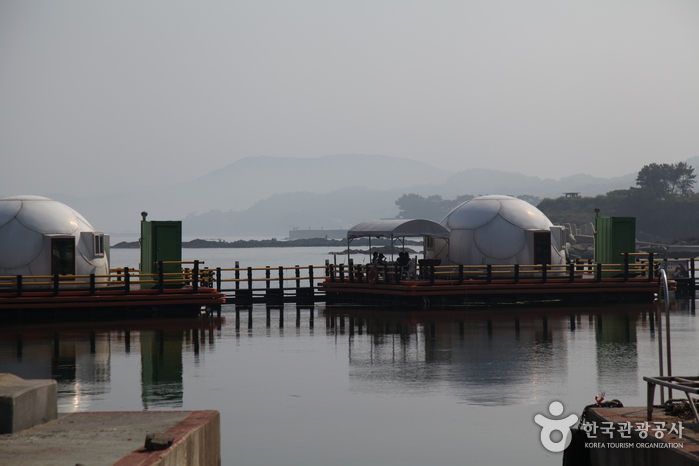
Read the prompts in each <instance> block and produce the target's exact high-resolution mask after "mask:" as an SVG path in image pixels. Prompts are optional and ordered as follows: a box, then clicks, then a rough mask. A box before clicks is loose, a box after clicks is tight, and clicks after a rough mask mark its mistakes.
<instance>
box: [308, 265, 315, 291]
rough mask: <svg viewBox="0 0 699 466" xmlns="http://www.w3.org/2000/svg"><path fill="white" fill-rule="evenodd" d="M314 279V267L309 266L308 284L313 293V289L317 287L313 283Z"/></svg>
mask: <svg viewBox="0 0 699 466" xmlns="http://www.w3.org/2000/svg"><path fill="white" fill-rule="evenodd" d="M313 281H314V278H313V266H312V265H309V266H308V282H309V283H310V285H311V293H313V289H314V287H315V283H313Z"/></svg>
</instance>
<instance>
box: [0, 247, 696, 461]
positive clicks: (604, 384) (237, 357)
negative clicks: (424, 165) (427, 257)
mask: <svg viewBox="0 0 699 466" xmlns="http://www.w3.org/2000/svg"><path fill="white" fill-rule="evenodd" d="M327 252H328V251H327V249H325V248H311V249H309V250H306V249H301V248H299V249H279V250H260V249H256V250H205V251H201V250H185V257H184V259H185V260H189V259H194V258H197V259H204V260H206V262H207V265H209V266H214V267H215V266H222V267H230V266H232V265H233V262H234V261H235V260H240V261H241V265H244V266H247V265H251V266H257V265H272V266H274V265H296V264H300V265H308V264H313V265H320V264H322V263H323V262H324V260H325V259H326V258H327V257H326V256H327ZM112 263H113V265H114V266H124V265H130V266H137V263H138V252H137V251H136V252H134V251H125V250H114V251H112ZM692 304H693V303H691V302H689V301H678V302H676V303H674V304H673V308H672V310H671V327H672V358H673V373H674V374H677V375H696V374H697V368H696V365H695V360H696V358H695V352H696V348H697V340H698V337H697V335H698V333H697V331H696V330H697V328H696V327H697V319H696V316H695V314H694V310H693V306H692ZM654 309H655V308H654V306H613V307H587V308H577V309H570V308H566V309H517V310H495V309H489V310H474V309H469V310H448V311H441V312H437V311H430V312H422V311H420V312H408V311H406V312H400V311H391V312H385V311H381V310H372V309H367V308H352V309H334V308H330V309H326V308H325V307H324V306H323V305H319V306H316V307H315V308H314V309H308V308H305V309H301V310H300V311H299V312H298V313H297V309H296V308H295V306H293V305H291V306H287V307H285V308H284V309H283V310H279V309H271V310H270V311H269V313H268V312H267V309H266V308H265V307H264V306H259V307H255V308H254V309H253V311H252V313H251V314H249V313H248V311H247V310H245V311H242V312H240V313H239V314H238V315H236V312H235V308H234V307H224V309H223V322H217V321H208V320H196V319H191V320H163V321H132V322H122V323H111V324H110V323H85V324H70V325H60V324H53V325H40V326H37V325H35V326H5V327H3V328H2V329H1V330H0V372H12V373H15V374H17V375H19V376H21V377H25V378H55V379H57V380H58V382H59V410H60V411H62V412H70V411H90V410H94V411H104V410H106V411H110V410H169V409H186V410H196V409H217V410H219V411H220V412H221V422H222V460H223V461H222V464H224V465H228V464H240V465H329V464H332V465H359V464H362V465H366V464H376V465H403V466H409V465H424V464H429V463H432V464H443V465H464V464H524V465H529V464H531V465H559V464H561V459H562V457H561V455H560V454H553V453H549V452H547V451H546V450H545V449H544V448H543V447H542V446H541V444H540V443H539V433H540V428H539V427H538V426H537V425H536V424H535V423H534V421H533V418H534V416H535V415H536V414H538V413H541V414H544V415H547V416H548V415H549V414H548V411H547V408H548V405H549V404H550V403H551V402H552V401H554V400H558V401H561V402H562V403H563V404H564V406H565V412H564V415H568V414H570V413H574V414H578V415H579V414H580V413H581V411H582V409H583V407H584V406H585V405H587V404H591V403H593V402H594V396H595V395H598V394H599V393H600V392H606V397H607V399H612V398H618V399H620V400H621V401H622V402H623V403H624V404H625V405H627V406H632V405H636V406H640V405H644V404H645V384H644V383H643V382H642V377H643V376H644V375H655V374H657V372H658V356H657V354H658V342H657V339H656V338H657V336H658V335H657V332H656V330H657V329H656V327H655V325H654V322H653V320H652V319H651V317H650V316H651V312H653V311H654ZM250 316H252V320H250Z"/></svg>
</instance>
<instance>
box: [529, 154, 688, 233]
mask: <svg viewBox="0 0 699 466" xmlns="http://www.w3.org/2000/svg"><path fill="white" fill-rule="evenodd" d="M695 177H696V175H695V174H694V168H693V167H691V166H689V165H687V164H686V163H683V162H680V163H678V164H650V165H646V166H644V167H643V169H641V171H640V172H639V173H638V177H637V178H636V185H637V186H635V187H631V188H629V189H620V190H616V191H611V192H609V193H607V194H606V195H600V196H596V197H573V198H565V197H559V198H557V199H548V198H547V199H544V200H543V201H541V202H540V203H539V204H538V205H537V207H538V208H539V209H540V210H541V211H542V212H543V213H544V214H546V215H547V216H548V217H549V219H550V220H551V221H552V222H553V223H556V224H562V223H575V224H578V225H582V224H584V223H587V222H592V221H594V217H595V209H599V215H600V216H604V217H636V237H637V238H638V239H640V240H645V241H664V242H672V241H673V240H678V239H682V238H689V237H695V236H699V195H697V194H696V193H694V191H693V186H694V182H695Z"/></svg>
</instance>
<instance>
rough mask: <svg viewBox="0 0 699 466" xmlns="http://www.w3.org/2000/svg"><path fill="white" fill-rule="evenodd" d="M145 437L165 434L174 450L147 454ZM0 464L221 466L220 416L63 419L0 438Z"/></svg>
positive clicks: (107, 414)
mask: <svg viewBox="0 0 699 466" xmlns="http://www.w3.org/2000/svg"><path fill="white" fill-rule="evenodd" d="M148 434H165V437H170V438H172V440H173V441H172V445H171V446H169V447H167V448H165V449H163V450H147V449H146V448H145V441H146V436H147V435H148ZM0 464H2V465H7V466H14V465H36V466H48V465H55V464H69V465H75V464H83V465H86V466H87V465H90V466H93V465H94V466H97V465H105V466H106V465H116V466H136V465H139V466H146V465H149V466H151V465H153V466H154V465H158V466H174V465H178V466H179V465H192V466H193V465H206V466H219V465H220V464H221V432H220V415H219V412H218V411H156V412H148V411H145V412H140V411H139V412H94V413H72V414H66V415H64V416H61V417H59V418H58V419H55V420H53V421H50V422H47V423H45V424H41V425H38V426H35V427H33V428H30V429H25V430H23V431H21V432H17V433H14V434H5V435H0Z"/></svg>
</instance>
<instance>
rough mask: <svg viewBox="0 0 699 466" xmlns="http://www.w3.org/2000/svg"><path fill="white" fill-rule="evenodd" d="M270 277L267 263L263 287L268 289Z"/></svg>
mask: <svg viewBox="0 0 699 466" xmlns="http://www.w3.org/2000/svg"><path fill="white" fill-rule="evenodd" d="M270 277H271V273H270V268H269V265H267V266H265V278H266V280H265V288H267V289H269V288H270V286H271V284H270Z"/></svg>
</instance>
